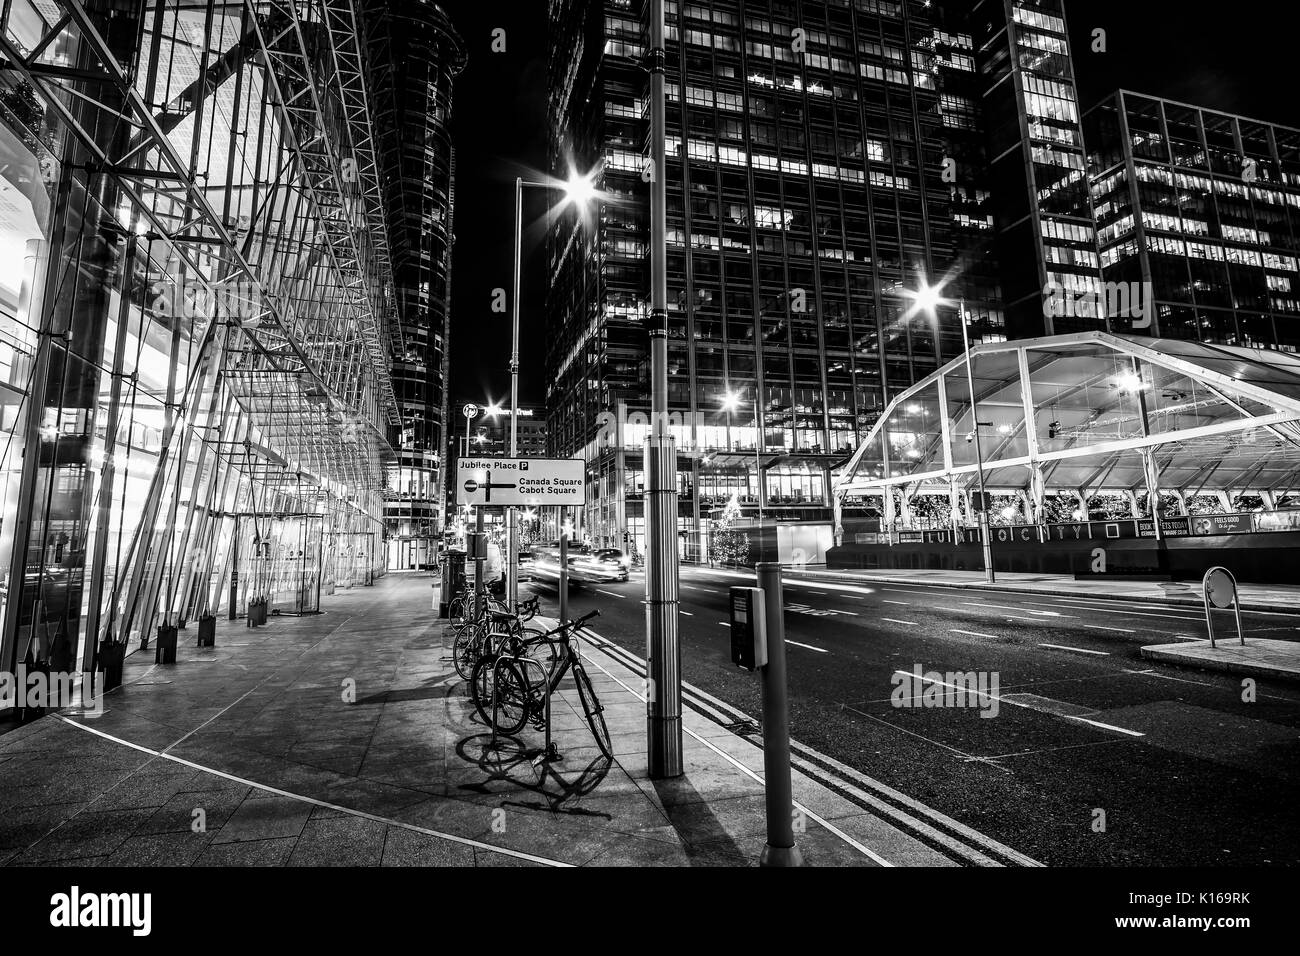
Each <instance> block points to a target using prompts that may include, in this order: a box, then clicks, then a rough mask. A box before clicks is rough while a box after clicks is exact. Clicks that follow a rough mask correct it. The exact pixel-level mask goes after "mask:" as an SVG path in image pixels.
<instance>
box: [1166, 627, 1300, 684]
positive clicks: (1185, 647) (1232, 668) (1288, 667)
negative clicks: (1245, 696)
mask: <svg viewBox="0 0 1300 956" xmlns="http://www.w3.org/2000/svg"><path fill="white" fill-rule="evenodd" d="M1215 643H1216V644H1217V645H1218V646H1217V647H1210V642H1209V641H1208V640H1201V641H1190V642H1187V641H1183V642H1179V643H1177V644H1151V645H1148V646H1147V647H1144V648H1142V656H1143V657H1145V658H1147V659H1148V660H1153V661H1160V662H1162V663H1165V664H1177V665H1179V666H1181V667H1199V668H1201V669H1202V670H1211V671H1225V672H1227V673H1231V674H1243V675H1246V676H1249V677H1271V678H1276V679H1280V680H1300V643H1297V642H1294V641H1272V640H1268V639H1265V638H1253V637H1248V638H1247V639H1246V643H1245V644H1241V643H1240V642H1239V641H1238V639H1237V636H1236V634H1235V633H1234V634H1231V635H1228V636H1223V637H1219V638H1218V639H1217V640H1216V641H1215Z"/></svg>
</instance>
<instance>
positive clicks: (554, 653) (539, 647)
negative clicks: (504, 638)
mask: <svg viewBox="0 0 1300 956" xmlns="http://www.w3.org/2000/svg"><path fill="white" fill-rule="evenodd" d="M544 636H545V635H544V632H542V631H539V630H537V628H535V627H526V628H524V629H523V632H522V634H521V635H520V636H519V639H518V640H519V653H521V654H523V655H524V656H525V657H527V658H530V659H531V660H535V661H537V663H539V664H541V665H542V667H544V668H546V683H548V684H549V683H550V682H551V681H553V680H554V679H555V672H556V671H558V670H559V669H560V662H561V661H562V660H563V659H564V655H563V653H562V652H561V651H560V645H559V644H556V643H555V642H553V641H547V640H543V639H542V638H543V637H544ZM528 670H529V673H528V674H527V675H526V676H527V677H528V679H529V681H531V682H532V684H533V685H534V686H537V687H540V686H541V683H542V680H541V674H540V673H539V672H538V671H537V669H536V668H532V667H530V668H529V669H528Z"/></svg>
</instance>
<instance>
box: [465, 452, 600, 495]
mask: <svg viewBox="0 0 1300 956" xmlns="http://www.w3.org/2000/svg"><path fill="white" fill-rule="evenodd" d="M584 469H585V466H584V464H583V461H582V459H581V458H462V459H461V460H460V461H459V462H457V464H456V503H457V504H462V505H530V506H533V507H538V506H546V505H582V504H585V496H584V493H583V481H584V474H583V473H584Z"/></svg>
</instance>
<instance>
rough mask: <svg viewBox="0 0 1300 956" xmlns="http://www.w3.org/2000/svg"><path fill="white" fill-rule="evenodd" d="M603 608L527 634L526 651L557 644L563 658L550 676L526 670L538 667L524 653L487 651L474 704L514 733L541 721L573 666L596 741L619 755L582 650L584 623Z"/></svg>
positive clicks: (473, 680)
mask: <svg viewBox="0 0 1300 956" xmlns="http://www.w3.org/2000/svg"><path fill="white" fill-rule="evenodd" d="M599 614H600V612H599V611H592V612H590V613H588V614H584V615H583V616H582V617H580V618H578V619H577V620H576V621H568V622H565V623H562V624H560V625H559V626H558V627H556V628H554V629H552V630H550V631H546V632H545V633H543V634H537V635H536V636H528V637H525V638H523V639H522V645H523V647H522V649H523V650H524V651H525V654H526V656H529V657H533V656H534V654H535V653H536V652H537V650H538V648H539V647H541V646H546V647H552V648H556V649H557V650H558V651H559V656H561V657H562V661H561V663H560V666H559V668H558V669H556V670H554V671H553V672H549V671H548V676H547V677H546V679H545V680H537V679H534V678H533V677H531V676H530V675H529V674H528V673H526V671H529V670H531V671H533V672H534V673H536V668H532V667H530V666H529V665H528V664H526V663H523V662H522V661H518V660H515V659H513V658H516V657H519V656H521V655H519V654H508V653H491V652H489V653H485V654H483V655H481V656H480V657H479V659H478V662H477V663H476V664H475V665H474V672H473V675H472V676H471V677H470V693H471V694H472V695H473V697H474V707H475V709H476V710H477V711H478V714H479V716H480V717H482V718H483V720H484V721H485V722H486V723H487V724H488V725H489V726H491V727H493V728H494V729H495V730H496V731H497V733H501V734H506V735H511V734H517V733H518V732H519V731H520V730H522V729H523V726H524V724H526V723H528V722H529V721H530V720H531V721H532V722H533V723H534V724H535V725H536V724H537V723H538V722H539V721H541V720H543V719H544V716H545V714H546V698H547V695H549V694H553V693H555V691H556V689H557V688H558V687H559V686H560V681H562V680H563V679H564V675H565V674H567V673H568V672H569V671H570V670H572V671H573V682H574V684H576V685H577V688H578V699H579V701H581V703H582V710H583V714H584V715H585V716H586V718H587V725H588V726H589V727H590V728H591V734H592V736H593V737H595V739H596V746H597V747H599V748H600V752H601V753H603V754H604V755H605V756H606V757H613V756H614V750H613V746H612V745H611V743H610V739H609V727H608V726H607V725H606V724H605V715H604V707H603V706H602V705H601V703H600V700H599V698H597V696H596V690H595V688H594V687H593V686H592V684H591V678H590V677H589V676H588V674H587V669H586V667H584V666H583V663H582V655H581V654H580V653H579V652H578V646H577V640H576V639H575V638H576V635H577V632H578V631H579V630H580V629H581V628H582V626H583V625H584V624H585V623H586V622H587V621H589V620H591V619H592V618H593V617H596V616H597V615H599Z"/></svg>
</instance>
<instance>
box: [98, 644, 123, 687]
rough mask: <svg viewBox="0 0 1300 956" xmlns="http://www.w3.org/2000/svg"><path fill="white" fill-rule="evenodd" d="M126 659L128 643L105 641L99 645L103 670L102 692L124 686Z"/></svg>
mask: <svg viewBox="0 0 1300 956" xmlns="http://www.w3.org/2000/svg"><path fill="white" fill-rule="evenodd" d="M125 660H126V645H125V644H117V643H109V642H107V641H106V642H104V643H101V644H100V645H99V669H100V671H102V672H103V674H104V677H103V686H102V687H101V688H100V693H103V694H107V693H108V692H109V691H110V690H112V689H113V688H115V687H121V686H122V664H123V662H125Z"/></svg>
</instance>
